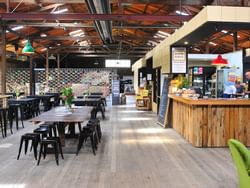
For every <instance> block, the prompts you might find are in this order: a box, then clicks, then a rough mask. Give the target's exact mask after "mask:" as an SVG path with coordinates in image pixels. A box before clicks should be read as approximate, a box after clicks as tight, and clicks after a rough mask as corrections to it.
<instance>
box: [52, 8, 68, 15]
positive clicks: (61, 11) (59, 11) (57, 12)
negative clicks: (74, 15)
mask: <svg viewBox="0 0 250 188" xmlns="http://www.w3.org/2000/svg"><path fill="white" fill-rule="evenodd" d="M67 11H68V9H67V8H65V9H61V10H57V11H54V12H52V14H60V13H63V12H67Z"/></svg>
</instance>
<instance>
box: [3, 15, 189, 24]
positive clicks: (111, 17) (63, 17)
mask: <svg viewBox="0 0 250 188" xmlns="http://www.w3.org/2000/svg"><path fill="white" fill-rule="evenodd" d="M192 17H193V16H181V15H166V16H163V15H146V14H82V13H71V14H50V13H39V14H37V13H12V14H10V13H1V14H0V19H2V20H13V21H16V20H36V21H42V20H58V21H62V20H67V21H77V20H80V21H83V20H117V21H127V20H130V21H131V20H134V21H135V20H137V21H156V22H167V21H177V22H178V21H179V22H180V21H188V20H190V19H191V18H192Z"/></svg>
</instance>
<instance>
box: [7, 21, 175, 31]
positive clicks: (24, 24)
mask: <svg viewBox="0 0 250 188" xmlns="http://www.w3.org/2000/svg"><path fill="white" fill-rule="evenodd" d="M7 25H8V26H20V25H22V26H31V27H58V28H64V27H66V28H68V27H72V28H94V27H95V26H94V25H86V24H79V23H78V24H74V23H43V22H39V23H38V22H35V23H32V22H18V23H17V22H14V23H11V22H9V23H7ZM112 28H114V29H138V28H139V29H151V28H152V29H154V28H155V29H178V28H179V26H174V25H169V26H165V25H139V24H138V25H122V26H120V25H113V26H112Z"/></svg>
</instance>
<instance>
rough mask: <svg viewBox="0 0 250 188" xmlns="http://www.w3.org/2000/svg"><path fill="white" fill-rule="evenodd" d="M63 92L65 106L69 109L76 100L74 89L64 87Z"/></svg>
mask: <svg viewBox="0 0 250 188" xmlns="http://www.w3.org/2000/svg"><path fill="white" fill-rule="evenodd" d="M61 92H62V98H63V100H64V102H65V105H66V106H68V107H71V105H72V101H73V99H74V94H73V91H72V88H71V87H64V88H63V89H62V91H61Z"/></svg>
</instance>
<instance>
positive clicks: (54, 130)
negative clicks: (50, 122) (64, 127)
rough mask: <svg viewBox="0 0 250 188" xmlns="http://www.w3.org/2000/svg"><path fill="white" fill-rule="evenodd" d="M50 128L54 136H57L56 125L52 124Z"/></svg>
mask: <svg viewBox="0 0 250 188" xmlns="http://www.w3.org/2000/svg"><path fill="white" fill-rule="evenodd" d="M52 129H53V133H54V136H55V137H57V132H56V125H54V126H53V128H52Z"/></svg>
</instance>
